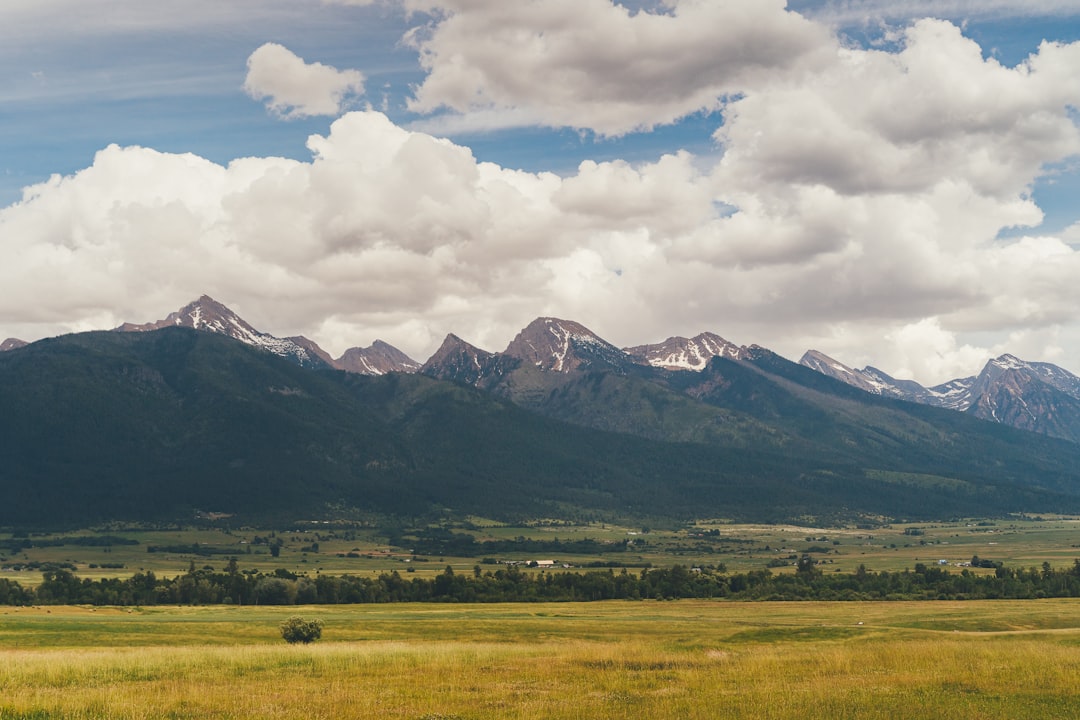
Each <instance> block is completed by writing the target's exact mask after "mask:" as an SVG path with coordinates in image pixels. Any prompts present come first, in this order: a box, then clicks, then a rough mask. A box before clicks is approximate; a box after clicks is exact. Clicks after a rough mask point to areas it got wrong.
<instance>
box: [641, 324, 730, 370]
mask: <svg viewBox="0 0 1080 720" xmlns="http://www.w3.org/2000/svg"><path fill="white" fill-rule="evenodd" d="M625 351H626V352H627V353H628V354H629V355H630V356H631V357H633V358H634V359H635V360H637V361H638V362H640V363H641V364H643V365H652V366H653V367H659V368H664V369H666V370H694V371H700V370H703V369H704V368H705V366H706V365H708V364H709V361H710V360H711V359H712V358H714V357H727V358H731V359H733V360H738V359H740V358H742V357H743V355H744V352H745V351H744V349H743V348H741V347H739V346H738V345H735V344H734V343H731V342H729V341H727V340H725V339H724V338H722V337H720V336H719V335H716V334H715V333H711V332H703V333H701V334H700V335H696V336H694V337H692V338H684V337H678V336H676V337H669V338H668V339H667V340H665V341H664V342H662V343H656V344H654V345H637V346H635V347H629V348H625Z"/></svg>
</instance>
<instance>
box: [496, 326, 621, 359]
mask: <svg viewBox="0 0 1080 720" xmlns="http://www.w3.org/2000/svg"><path fill="white" fill-rule="evenodd" d="M503 354H504V355H506V356H509V357H513V358H517V359H519V360H521V361H522V362H526V363H530V364H532V365H536V366H537V367H539V368H541V369H543V370H550V371H554V372H563V373H568V372H571V371H573V370H577V369H578V368H581V367H583V366H606V367H619V366H622V365H625V364H626V363H628V362H632V361H631V360H630V358H629V356H628V355H627V354H626V353H625V352H623V351H622V350H620V349H619V348H617V347H615V346H614V345H612V344H611V343H609V342H607V341H606V340H604V339H602V338H601V337H600V336H598V335H597V334H596V333H594V332H593V331H592V330H589V329H588V328H587V327H585V326H584V325H581V324H580V323H576V322H574V321H572V320H559V319H558V318H550V317H542V318H537V319H536V320H533V321H532V322H531V323H529V324H528V325H527V326H526V327H525V328H524V329H523V330H522V331H521V332H519V333H518V334H517V337H515V338H514V339H513V340H512V341H511V342H510V344H509V345H508V346H507V347H506V350H505V351H504V352H503Z"/></svg>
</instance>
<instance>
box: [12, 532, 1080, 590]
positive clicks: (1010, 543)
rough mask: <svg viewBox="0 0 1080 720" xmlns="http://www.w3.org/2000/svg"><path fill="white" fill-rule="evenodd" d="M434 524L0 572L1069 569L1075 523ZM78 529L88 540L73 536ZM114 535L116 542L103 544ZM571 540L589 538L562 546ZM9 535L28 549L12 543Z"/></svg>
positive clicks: (71, 556)
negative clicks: (425, 529)
mask: <svg viewBox="0 0 1080 720" xmlns="http://www.w3.org/2000/svg"><path fill="white" fill-rule="evenodd" d="M440 530H441V531H443V532H444V534H446V535H447V536H448V537H457V538H460V537H465V538H468V539H471V540H474V541H475V542H474V544H473V545H472V546H471V550H472V551H471V552H470V553H468V554H458V553H459V552H460V550H458V548H457V546H455V545H454V544H453V543H448V544H445V547H444V546H438V545H436V546H435V547H430V545H431V543H427V545H429V547H424V543H423V540H419V541H418V540H417V538H416V537H414V536H406V537H403V538H399V539H398V543H400V544H392V543H391V542H389V541H388V539H387V538H386V537H385V536H384V535H382V534H381V533H380V532H379V531H378V530H375V529H373V528H363V527H356V528H350V527H340V526H333V525H312V526H310V527H307V528H302V529H290V530H283V529H277V530H274V529H253V528H234V529H229V528H227V527H213V526H204V527H177V528H171V529H161V528H134V529H133V528H110V529H100V528H99V529H96V530H83V531H79V532H68V533H32V534H29V535H27V536H26V537H23V538H14V537H13V536H12V535H11V534H10V533H0V578H8V579H11V580H15V581H18V582H20V583H22V584H23V585H27V586H32V585H34V584H36V583H38V582H40V580H41V572H40V565H41V564H43V563H66V564H68V566H69V567H71V569H72V570H73V571H74V572H76V573H78V575H79V576H80V577H82V578H91V579H95V578H102V577H130V576H131V575H133V574H135V573H136V572H141V571H144V570H148V571H153V572H155V573H157V574H158V575H159V576H166V577H173V576H176V575H180V574H182V573H184V572H186V571H187V569H188V567H189V565H190V563H192V562H194V563H195V564H196V565H197V566H198V567H200V568H202V567H205V566H210V567H212V568H215V569H219V570H220V569H221V568H222V567H223V566H224V565H225V563H226V562H227V558H229V557H236V558H237V559H238V561H239V563H240V566H241V567H242V568H244V569H252V570H258V571H261V572H268V573H272V572H274V570H276V569H279V568H281V569H285V570H288V571H289V572H292V573H296V574H299V575H305V574H308V575H314V574H315V573H317V572H321V573H331V574H371V573H380V572H390V571H392V570H398V571H399V572H406V571H407V572H410V573H412V572H415V573H417V574H418V575H434V574H437V573H440V572H442V571H443V570H444V569H445V568H446V567H447V565H450V566H452V567H453V568H454V569H455V570H456V571H458V572H467V571H469V570H471V569H472V568H473V567H474V566H475V565H476V564H477V563H480V562H483V561H484V560H485V559H487V560H488V561H489V562H491V561H500V562H502V561H512V562H528V561H530V560H555V561H557V562H558V563H560V564H562V563H565V564H568V565H570V566H573V567H583V568H587V567H590V566H595V565H598V564H599V565H603V564H609V565H613V566H615V567H620V566H626V567H629V568H630V569H631V570H633V569H634V568H640V567H644V566H653V567H667V566H671V565H672V564H674V563H681V564H684V565H701V566H721V565H722V566H724V567H726V568H727V569H728V570H729V571H731V572H746V571H749V570H755V569H761V568H765V567H771V568H772V569H773V570H774V571H776V572H783V571H784V567H785V566H786V567H788V568H789V569H790V568H792V566H794V564H795V560H796V558H797V557H798V556H799V555H800V554H803V553H810V554H811V555H812V556H813V557H814V558H815V559H816V560H818V561H819V562H821V563H822V569H823V570H824V571H826V572H854V571H855V570H856V568H858V567H859V566H860V565H864V566H865V567H866V568H867V569H868V570H871V571H882V570H888V571H900V570H905V569H910V568H912V567H914V566H915V564H916V563H920V562H921V563H926V564H936V563H938V562H941V561H944V562H946V563H948V565H950V566H954V567H955V566H957V565H960V564H962V563H964V562H966V561H969V560H970V559H971V558H972V556H974V555H978V556H980V557H982V558H986V559H991V560H995V561H999V562H1002V563H1004V564H1005V565H1007V566H1009V567H1014V568H1026V567H1039V566H1041V565H1042V564H1043V563H1044V562H1048V563H1050V565H1052V566H1054V567H1069V566H1071V565H1072V564H1073V561H1074V560H1075V559H1077V558H1080V520H1077V519H1076V518H1072V517H1059V518H1035V519H1033V518H1025V517H1012V518H995V519H962V520H954V521H950V522H935V523H913V524H882V525H876V526H873V527H856V526H853V525H852V526H847V527H838V528H817V527H800V526H794V525H787V526H784V525H745V524H743V525H734V524H724V523H720V522H699V523H695V524H691V525H687V526H685V527H679V528H651V529H650V528H641V527H624V526H618V525H612V524H599V523H595V524H583V525H572V524H563V523H550V524H549V523H543V522H536V523H533V524H530V525H527V526H506V525H502V524H498V523H493V522H490V521H483V520H480V519H475V518H474V519H473V521H471V522H468V523H457V524H451V525H448V526H447V527H446V528H440ZM413 533H414V535H415V534H416V531H415V530H414V531H413ZM80 538H81V539H82V540H84V541H85V540H92V541H94V542H96V543H100V544H78V542H79V540H80ZM117 539H122V540H124V541H125V542H126V543H128V544H119V543H118V542H116V543H113V544H108V542H109V541H115V540H117ZM516 541H524V542H521V543H519V542H516ZM581 541H587V542H591V543H593V546H592V547H591V548H589V547H586V548H584V549H581V548H578V549H573V547H572V546H573V545H574V544H575V543H579V544H580V543H581ZM271 542H274V543H276V542H280V543H281V546H280V549H279V555H278V556H277V557H275V556H272V555H271V553H270V543H271ZM530 542H531V543H533V545H531V546H530V545H529V544H528V543H530ZM18 543H25V544H26V545H28V547H25V548H22V549H14V546H15V545H16V544H18ZM500 543H501V544H500ZM558 543H562V545H561V546H560V545H559V544H558ZM515 545H520V548H518V547H515ZM185 549H188V550H193V549H198V550H199V552H190V551H188V552H185ZM151 550H153V552H151Z"/></svg>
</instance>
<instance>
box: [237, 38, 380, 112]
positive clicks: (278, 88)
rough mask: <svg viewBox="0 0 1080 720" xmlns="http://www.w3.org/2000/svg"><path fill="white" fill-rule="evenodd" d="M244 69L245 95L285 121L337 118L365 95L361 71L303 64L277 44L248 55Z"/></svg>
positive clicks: (264, 46) (319, 64) (267, 44)
mask: <svg viewBox="0 0 1080 720" xmlns="http://www.w3.org/2000/svg"><path fill="white" fill-rule="evenodd" d="M247 67H248V72H247V77H246V78H245V79H244V91H245V92H246V93H247V94H248V95H250V96H251V97H252V98H254V99H256V100H265V101H266V106H267V108H268V109H269V110H270V111H271V112H273V113H276V114H277V115H279V116H281V117H283V118H286V119H289V118H301V117H310V116H314V115H340V114H341V112H342V111H343V110H344V107H345V103H346V102H347V101H348V100H349V99H350V98H353V97H356V96H359V95H363V93H364V75H363V73H361V72H360V71H358V70H338V69H336V68H333V67H330V66H328V65H323V64H322V63H307V62H304V60H303V59H302V58H300V57H297V56H296V55H295V54H294V53H293V52H292V51H290V50H289V49H288V48H286V47H284V46H282V45H278V44H277V43H266V44H265V45H263V46H261V47H260V48H259V49H257V50H256V51H255V52H253V53H251V56H250V57H248V61H247Z"/></svg>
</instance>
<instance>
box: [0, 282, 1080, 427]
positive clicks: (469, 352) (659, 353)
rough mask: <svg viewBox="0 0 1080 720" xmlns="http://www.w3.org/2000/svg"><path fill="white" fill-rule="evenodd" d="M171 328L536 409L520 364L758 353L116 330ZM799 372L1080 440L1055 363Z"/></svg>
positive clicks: (307, 363)
mask: <svg viewBox="0 0 1080 720" xmlns="http://www.w3.org/2000/svg"><path fill="white" fill-rule="evenodd" d="M164 327H188V328H193V329H196V330H205V331H209V332H214V333H218V334H221V335H226V336H228V337H231V338H233V339H235V340H239V341H240V342H243V343H245V344H247V345H251V346H253V347H258V348H261V349H263V350H267V351H269V352H271V353H274V354H276V355H279V356H281V357H284V358H286V359H289V360H291V361H293V362H295V363H297V364H298V365H300V366H302V367H309V368H323V369H326V368H333V369H337V370H344V371H345V372H349V373H356V374H360V375H372V376H376V375H383V374H386V373H390V372H399V373H415V372H420V373H423V374H426V375H429V376H431V377H437V378H440V379H444V380H452V381H455V382H462V383H465V384H468V385H475V386H477V387H483V388H486V389H489V390H496V391H498V392H500V393H501V394H503V395H505V396H507V397H510V398H511V399H514V400H515V401H518V402H522V403H525V404H532V405H536V402H530V401H529V399H528V398H529V392H528V388H521V387H516V388H508V387H503V388H502V389H501V390H499V389H498V388H497V387H496V386H497V385H499V382H498V378H501V377H503V376H505V375H506V374H507V373H508V372H509V370H510V369H511V366H513V367H517V365H518V364H520V363H522V362H524V363H526V364H532V365H534V366H536V367H538V368H540V369H542V370H554V371H556V372H569V371H571V370H574V369H577V368H579V367H592V366H594V365H596V366H597V367H599V366H604V367H608V368H610V369H615V368H621V370H620V372H621V373H623V374H626V373H627V372H628V368H629V367H630V366H632V365H645V366H650V367H655V368H662V369H665V370H672V371H678V370H686V371H693V372H701V371H702V370H704V369H705V368H706V366H707V365H708V363H709V362H710V361H711V360H712V358H714V357H721V358H727V359H733V360H741V359H745V358H746V357H747V353H748V352H750V351H749V350H748V349H747V348H745V347H741V346H738V345H735V344H734V343H731V342H729V341H728V340H725V339H724V338H722V337H720V336H719V335H716V334H714V333H710V332H704V333H701V334H700V335H697V336H695V337H693V338H684V337H671V338H668V339H667V340H665V341H663V342H661V343H657V344H653V345H639V346H636V347H628V348H623V349H619V348H616V347H615V346H614V345H612V344H611V343H608V342H607V341H605V340H603V339H602V338H600V337H599V336H597V335H596V334H595V333H593V332H592V331H590V330H589V329H588V328H585V327H584V326H582V325H581V324H579V323H576V322H572V321H567V320H559V319H556V318H539V319H537V320H536V321H535V322H533V323H532V324H530V325H529V326H528V327H526V328H525V329H523V330H522V331H521V333H519V334H518V336H517V337H515V338H514V340H513V341H512V342H511V343H510V345H509V346H508V347H507V348H506V349H505V350H504V351H503V352H501V353H493V352H488V351H485V350H481V349H480V348H477V347H474V346H472V345H470V344H468V343H467V342H465V341H464V340H462V339H461V338H459V337H457V336H456V335H453V334H451V335H448V336H447V338H446V340H445V341H444V342H443V344H442V346H441V347H440V348H439V349H438V350H437V351H436V352H435V354H434V355H432V357H431V358H429V359H428V360H427V361H426V362H425V363H423V364H421V363H419V362H417V361H415V360H413V359H412V358H410V357H409V356H408V355H406V354H405V353H403V352H401V351H400V350H398V349H397V348H395V347H393V346H392V345H390V344H388V343H386V342H383V341H382V340H375V342H374V343H372V344H371V345H370V346H368V347H354V348H350V349H348V350H346V351H345V352H344V353H343V354H342V355H341V357H339V358H336V359H335V358H332V357H331V356H330V355H329V353H327V352H326V351H324V350H323V349H322V348H320V347H319V346H318V344H317V343H315V342H314V341H313V340H310V339H308V338H306V337H303V336H297V337H286V338H278V337H275V336H273V335H270V334H268V333H264V332H260V331H258V330H256V329H255V328H253V327H252V326H251V325H250V324H248V323H247V322H246V321H245V320H243V319H242V318H240V317H239V316H238V315H237V314H236V313H234V312H233V311H232V310H230V309H229V308H228V307H226V306H225V305H223V304H221V303H219V302H217V301H216V300H214V299H213V298H211V297H209V296H206V295H203V296H202V297H200V298H198V299H197V300H195V301H193V302H191V303H189V304H188V305H185V306H184V307H183V308H181V309H179V310H177V311H176V312H173V313H171V314H169V315H168V316H167V317H166V318H165V319H163V320H159V321H157V322H151V323H145V324H132V323H124V324H122V325H121V326H120V327H118V328H116V330H117V331H119V332H147V331H151V330H158V329H161V328H164ZM26 344H27V343H25V342H23V341H22V340H18V339H15V338H9V339H7V340H5V341H3V343H0V352H2V351H6V350H13V349H17V348H19V347H23V346H25V345H26ZM799 364H801V365H804V366H806V367H809V368H811V369H813V370H816V371H818V372H820V373H822V374H824V375H828V376H829V377H832V378H834V379H836V380H840V381H841V382H844V383H846V384H848V385H851V386H852V387H856V388H858V389H860V390H863V391H865V392H868V393H871V394H874V395H880V396H882V397H888V398H894V399H898V400H905V401H908V402H914V403H919V404H924V405H931V406H933V407H940V408H946V409H949V410H955V411H958V412H964V413H968V414H970V415H973V416H975V417H977V418H980V419H983V420H988V421H991V422H998V423H1003V424H1006V425H1010V426H1012V427H1016V428H1020V429H1023V430H1029V431H1031V432H1036V433H1041V434H1045V435H1050V436H1051V437H1057V438H1061V439H1065V440H1069V441H1072V442H1080V377H1077V376H1076V375H1073V374H1072V373H1070V372H1069V371H1067V370H1065V369H1064V368H1061V367H1058V366H1057V365H1053V364H1051V363H1041V362H1025V361H1023V360H1020V359H1019V358H1016V357H1014V356H1012V355H1002V356H1001V357H999V358H996V359H993V360H990V361H989V362H987V364H986V366H985V367H984V368H983V370H982V372H980V373H979V374H978V375H977V376H972V377H966V378H957V379H955V380H951V381H949V382H946V383H942V384H940V385H936V386H933V387H924V386H923V385H920V384H919V383H917V382H915V381H913V380H900V379H897V378H894V377H891V376H890V375H888V374H887V373H885V372H883V371H882V370H879V369H877V368H874V367H871V366H868V367H865V368H863V369H861V370H857V369H854V368H851V367H848V366H846V365H844V364H843V363H841V362H839V361H837V360H834V359H833V358H830V357H829V356H827V355H825V354H824V353H821V352H818V351H816V350H809V351H807V352H806V353H805V354H804V355H803V356H802V359H801V360H800V361H799ZM541 384H543V383H541Z"/></svg>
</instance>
